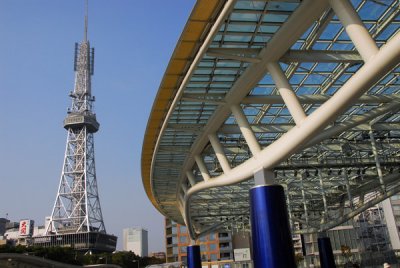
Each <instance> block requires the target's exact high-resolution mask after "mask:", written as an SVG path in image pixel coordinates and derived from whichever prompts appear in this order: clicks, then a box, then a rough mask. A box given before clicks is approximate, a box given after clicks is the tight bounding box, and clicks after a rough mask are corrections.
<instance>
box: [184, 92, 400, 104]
mask: <svg viewBox="0 0 400 268" xmlns="http://www.w3.org/2000/svg"><path fill="white" fill-rule="evenodd" d="M223 97H224V95H215V96H206V95H204V94H185V95H184V96H183V97H182V100H184V101H190V102H201V103H210V104H224V101H223ZM331 97H332V96H329V95H323V94H314V95H300V96H297V98H298V100H299V102H300V103H301V104H322V103H324V102H325V101H327V100H329V99H330V98H331ZM394 99H400V98H399V96H398V95H363V96H361V97H360V98H359V99H358V100H356V101H355V103H357V104H377V103H388V102H391V101H393V100H394ZM241 103H242V104H284V101H283V99H282V97H281V96H279V95H269V96H247V97H245V98H243V100H242V101H241Z"/></svg>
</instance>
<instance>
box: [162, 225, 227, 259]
mask: <svg viewBox="0 0 400 268" xmlns="http://www.w3.org/2000/svg"><path fill="white" fill-rule="evenodd" d="M198 242H199V244H200V252H201V260H202V266H203V267H219V265H223V264H224V263H226V264H229V263H232V262H233V261H234V255H233V241H232V234H231V232H230V231H219V232H211V233H210V234H207V235H205V236H202V237H200V238H199V241H198ZM165 245H166V260H167V262H182V263H183V264H186V263H187V246H189V245H190V237H189V233H188V231H187V228H186V226H184V225H180V224H178V223H176V222H174V221H171V220H170V219H165Z"/></svg>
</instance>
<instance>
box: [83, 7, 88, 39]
mask: <svg viewBox="0 0 400 268" xmlns="http://www.w3.org/2000/svg"><path fill="white" fill-rule="evenodd" d="M88 9H89V5H88V0H85V33H84V38H83V41H84V42H87V32H88V13H89V10H88Z"/></svg>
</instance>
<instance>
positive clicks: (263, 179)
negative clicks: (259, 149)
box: [254, 168, 276, 185]
mask: <svg viewBox="0 0 400 268" xmlns="http://www.w3.org/2000/svg"><path fill="white" fill-rule="evenodd" d="M254 184H255V185H274V184H276V181H275V174H274V172H273V171H272V170H267V169H264V168H262V169H260V170H257V171H256V172H254Z"/></svg>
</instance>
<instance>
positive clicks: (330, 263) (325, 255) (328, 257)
mask: <svg viewBox="0 0 400 268" xmlns="http://www.w3.org/2000/svg"><path fill="white" fill-rule="evenodd" d="M318 250H319V261H320V263H321V268H336V265H335V258H334V256H333V250H332V245H331V240H330V239H329V237H319V238H318Z"/></svg>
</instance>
